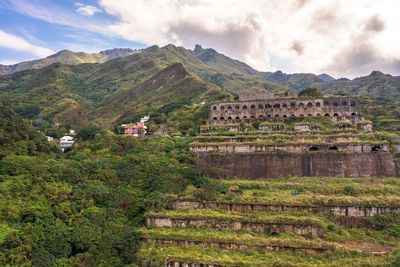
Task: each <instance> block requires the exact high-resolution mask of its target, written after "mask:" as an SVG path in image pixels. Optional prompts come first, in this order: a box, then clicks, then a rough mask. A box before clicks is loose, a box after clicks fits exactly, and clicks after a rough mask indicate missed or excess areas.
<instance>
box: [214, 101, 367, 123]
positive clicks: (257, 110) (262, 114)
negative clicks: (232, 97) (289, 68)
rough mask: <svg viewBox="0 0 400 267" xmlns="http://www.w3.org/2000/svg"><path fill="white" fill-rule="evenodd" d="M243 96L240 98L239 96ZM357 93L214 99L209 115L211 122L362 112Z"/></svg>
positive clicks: (341, 115)
mask: <svg viewBox="0 0 400 267" xmlns="http://www.w3.org/2000/svg"><path fill="white" fill-rule="evenodd" d="M241 99H243V98H241ZM360 113H361V110H360V100H359V98H358V97H329V98H317V99H295V98H283V99H265V100H249V101H243V100H240V101H232V102H219V103H213V104H210V106H209V119H210V120H211V121H213V122H214V123H226V122H240V121H247V120H254V119H258V120H259V119H262V118H266V117H282V118H286V117H291V116H295V117H305V116H325V117H331V118H333V117H344V116H356V115H361V114H360Z"/></svg>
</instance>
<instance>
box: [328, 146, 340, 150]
mask: <svg viewBox="0 0 400 267" xmlns="http://www.w3.org/2000/svg"><path fill="white" fill-rule="evenodd" d="M329 150H336V151H337V150H339V148H338V147H337V146H331V147H330V148H329Z"/></svg>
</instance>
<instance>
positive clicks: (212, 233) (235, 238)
mask: <svg viewBox="0 0 400 267" xmlns="http://www.w3.org/2000/svg"><path fill="white" fill-rule="evenodd" d="M141 233H142V237H144V238H155V239H163V240H191V241H208V242H219V243H233V244H243V245H248V246H260V247H262V246H273V247H287V248H298V249H329V250H334V249H338V246H337V244H335V243H332V242H322V241H312V240H307V239H306V238H304V237H301V236H297V235H291V234H287V233H284V234H281V235H276V236H273V237H272V236H268V235H266V234H255V233H248V232H244V231H240V232H232V231H223V230H215V229H210V228H207V227H203V228H154V229H142V230H141Z"/></svg>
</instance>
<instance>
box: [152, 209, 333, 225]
mask: <svg viewBox="0 0 400 267" xmlns="http://www.w3.org/2000/svg"><path fill="white" fill-rule="evenodd" d="M145 216H146V217H155V218H173V219H190V220H220V221H222V220H226V221H242V222H260V223H266V224H296V225H316V226H324V225H326V221H325V222H324V221H323V220H322V219H321V218H318V217H316V216H313V215H309V214H306V213H305V212H302V211H295V212H280V213H276V212H271V211H263V212H255V211H247V212H244V213H239V212H231V211H226V210H221V209H216V208H215V209H176V210H161V211H149V212H147V213H146V215H145Z"/></svg>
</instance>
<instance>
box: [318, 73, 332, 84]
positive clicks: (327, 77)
mask: <svg viewBox="0 0 400 267" xmlns="http://www.w3.org/2000/svg"><path fill="white" fill-rule="evenodd" d="M317 77H318V78H320V79H321V80H323V81H325V82H332V81H334V80H336V79H335V78H333V77H332V76H330V75H328V74H326V73H322V74H320V75H318V76H317Z"/></svg>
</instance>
